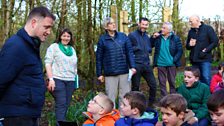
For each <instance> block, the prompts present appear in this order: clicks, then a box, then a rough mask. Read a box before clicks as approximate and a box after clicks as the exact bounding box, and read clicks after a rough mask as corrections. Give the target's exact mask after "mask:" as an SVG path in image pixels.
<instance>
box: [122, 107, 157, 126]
mask: <svg viewBox="0 0 224 126" xmlns="http://www.w3.org/2000/svg"><path fill="white" fill-rule="evenodd" d="M158 116H159V114H158V112H157V111H156V110H153V109H151V108H148V109H147V110H146V111H145V112H144V113H143V115H142V116H141V117H140V118H139V119H134V118H129V117H125V122H126V124H127V123H128V124H133V125H137V124H141V123H152V124H154V125H155V124H156V123H157V122H158Z"/></svg>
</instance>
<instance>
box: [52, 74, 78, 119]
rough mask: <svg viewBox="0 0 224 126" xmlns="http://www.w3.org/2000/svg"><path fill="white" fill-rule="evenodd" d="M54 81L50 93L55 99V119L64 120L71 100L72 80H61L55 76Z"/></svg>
mask: <svg viewBox="0 0 224 126" xmlns="http://www.w3.org/2000/svg"><path fill="white" fill-rule="evenodd" d="M54 81H55V86H56V87H55V90H54V91H53V93H52V95H53V97H54V100H55V115H56V121H65V120H66V113H67V110H68V107H69V105H70V102H71V100H72V94H73V91H74V81H63V80H59V79H55V78H54Z"/></svg>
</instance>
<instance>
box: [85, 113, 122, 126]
mask: <svg viewBox="0 0 224 126" xmlns="http://www.w3.org/2000/svg"><path fill="white" fill-rule="evenodd" d="M83 114H84V115H85V116H86V117H87V118H88V119H87V120H86V121H85V122H84V123H83V126H114V123H115V121H116V120H118V119H119V118H120V112H119V111H118V110H115V109H114V110H113V111H112V112H110V113H108V114H105V115H103V116H102V117H101V118H100V119H98V120H96V121H94V120H93V118H92V114H91V113H89V112H83Z"/></svg>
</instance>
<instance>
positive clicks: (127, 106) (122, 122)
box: [115, 91, 158, 126]
mask: <svg viewBox="0 0 224 126" xmlns="http://www.w3.org/2000/svg"><path fill="white" fill-rule="evenodd" d="M146 105H147V103H146V98H145V96H144V94H143V93H141V92H139V91H131V92H128V93H126V94H125V95H124V98H123V100H122V102H121V105H120V112H121V115H122V116H123V117H122V118H120V119H119V120H117V121H116V123H115V126H154V125H155V124H156V123H157V121H158V113H157V112H156V111H155V110H153V109H149V108H148V109H146Z"/></svg>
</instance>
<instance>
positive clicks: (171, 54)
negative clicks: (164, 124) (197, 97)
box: [0, 7, 218, 126]
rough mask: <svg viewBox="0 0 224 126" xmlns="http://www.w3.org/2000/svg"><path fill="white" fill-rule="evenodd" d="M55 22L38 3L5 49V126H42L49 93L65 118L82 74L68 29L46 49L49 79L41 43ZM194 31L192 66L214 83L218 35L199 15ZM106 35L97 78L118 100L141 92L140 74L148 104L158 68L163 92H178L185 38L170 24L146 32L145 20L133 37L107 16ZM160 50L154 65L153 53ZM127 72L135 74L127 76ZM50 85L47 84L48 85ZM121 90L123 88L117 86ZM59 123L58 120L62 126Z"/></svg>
mask: <svg viewBox="0 0 224 126" xmlns="http://www.w3.org/2000/svg"><path fill="white" fill-rule="evenodd" d="M54 22H55V16H54V15H53V14H52V13H51V12H50V11H49V10H48V9H47V8H46V7H35V8H34V9H32V10H31V12H30V13H29V16H28V18H27V21H26V24H25V26H24V27H23V28H21V29H20V30H18V32H17V33H16V34H14V35H13V36H12V37H10V38H9V39H8V40H7V41H6V42H5V44H4V46H3V48H2V49H1V52H0V118H4V120H3V125H4V126H38V125H39V124H38V122H39V121H38V118H40V116H41V111H42V107H43V104H44V98H45V91H46V87H47V89H48V90H49V91H50V92H51V93H52V95H53V97H54V99H55V113H56V120H57V121H64V120H65V118H66V111H67V109H68V106H69V103H70V101H71V98H72V93H73V91H74V81H75V76H76V75H77V56H76V52H75V49H74V48H73V47H72V45H73V40H72V36H73V35H72V32H71V31H70V30H69V29H63V30H62V31H61V32H60V34H59V35H58V38H57V40H56V41H55V43H53V44H51V45H50V47H49V48H48V49H47V52H46V56H45V60H44V61H45V68H46V74H47V78H48V81H47V83H46V82H45V80H44V73H43V67H42V61H41V58H40V44H41V43H42V42H44V41H45V40H46V39H47V36H48V35H49V34H50V33H51V28H52V27H53V25H54ZM190 24H191V27H192V28H191V30H190V31H189V34H188V38H187V44H186V47H187V49H189V50H191V54H190V60H191V63H192V65H194V66H197V67H199V68H200V70H201V73H202V78H201V81H202V82H204V83H206V84H209V82H210V69H211V59H212V57H211V50H212V49H213V48H215V46H216V45H217V43H218V38H217V36H216V34H215V32H214V30H213V28H212V27H211V26H208V25H206V24H204V23H202V22H200V19H199V17H198V16H192V17H190ZM103 26H104V28H105V31H106V33H105V34H103V35H102V36H101V37H100V38H99V42H98V44H97V52H96V71H97V77H98V80H99V81H101V82H104V79H105V88H106V93H107V95H108V96H109V97H110V98H111V99H112V100H113V101H114V102H115V100H116V97H117V93H118V92H119V98H122V97H123V96H124V94H125V93H127V92H129V91H130V90H139V86H140V81H141V76H143V78H144V79H145V80H146V81H147V84H148V85H149V88H150V91H149V94H150V97H149V103H154V102H155V100H156V99H155V98H156V79H155V77H154V74H153V67H157V68H158V78H159V82H160V89H161V95H162V96H165V95H167V90H166V80H168V81H169V84H170V93H174V92H175V76H176V67H179V66H180V65H181V64H180V59H181V56H182V53H183V51H182V44H181V41H180V38H179V37H178V36H177V35H175V33H174V32H173V30H172V24H171V23H169V22H165V23H164V24H163V26H162V29H161V31H160V32H158V33H154V34H153V35H152V36H151V37H149V36H148V35H147V32H146V31H147V28H148V26H149V21H148V19H147V18H140V20H139V23H138V29H137V30H136V31H134V32H132V33H130V34H129V35H128V36H126V35H125V34H124V33H121V32H118V31H117V30H116V28H117V27H116V25H115V21H114V20H113V19H112V18H105V20H104V23H103ZM153 47H154V48H155V53H154V62H153V67H151V66H150V59H149V54H150V53H151V51H152V48H153ZM128 73H133V74H134V75H133V77H132V80H131V81H129V80H128ZM45 84H47V86H46V85H45ZM118 89H119V90H118ZM57 125H58V124H57Z"/></svg>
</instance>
